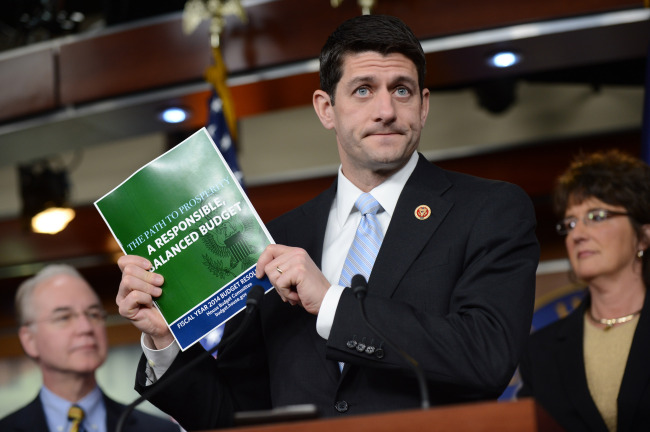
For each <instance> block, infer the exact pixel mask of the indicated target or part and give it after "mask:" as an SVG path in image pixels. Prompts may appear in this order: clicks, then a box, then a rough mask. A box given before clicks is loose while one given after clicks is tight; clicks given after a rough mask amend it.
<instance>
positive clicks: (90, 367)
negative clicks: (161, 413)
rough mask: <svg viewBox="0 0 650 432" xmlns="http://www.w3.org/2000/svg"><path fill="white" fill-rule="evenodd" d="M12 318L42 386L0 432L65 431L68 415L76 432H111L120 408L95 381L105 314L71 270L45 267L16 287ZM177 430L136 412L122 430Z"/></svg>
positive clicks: (103, 347)
mask: <svg viewBox="0 0 650 432" xmlns="http://www.w3.org/2000/svg"><path fill="white" fill-rule="evenodd" d="M16 313H17V315H18V323H19V325H20V328H19V337H20V342H21V344H22V346H23V349H24V350H25V352H26V353H27V355H28V356H29V357H31V358H32V359H33V360H34V361H35V362H36V363H37V364H38V366H39V368H40V370H41V373H42V375H43V387H42V389H41V391H40V392H39V394H38V396H37V397H36V398H35V399H34V400H33V401H32V402H30V403H29V404H27V405H26V406H24V407H22V408H21V409H19V410H17V411H15V412H14V413H11V414H9V415H8V416H6V417H5V418H3V419H2V420H0V430H1V431H3V432H18V431H48V430H50V431H68V430H71V427H72V426H73V424H74V423H75V420H74V419H73V418H72V417H74V415H72V414H70V413H72V412H75V413H80V414H81V415H80V417H79V420H78V423H79V424H78V425H77V429H76V430H85V431H97V432H112V431H113V430H115V427H116V425H117V421H118V419H119V417H120V415H121V414H122V412H123V411H124V409H125V408H126V406H124V405H121V404H119V403H118V402H116V401H114V400H112V399H110V398H109V397H108V396H106V395H105V394H104V393H103V392H102V391H101V389H100V388H99V387H98V386H97V382H96V380H95V370H97V368H98V367H99V366H101V365H102V363H104V360H106V355H107V350H108V341H107V338H106V327H105V322H104V318H105V312H104V310H103V308H102V305H101V303H100V301H99V298H98V297H97V294H96V293H95V292H94V291H93V289H92V288H91V287H90V285H89V284H88V283H87V282H86V281H85V279H83V277H82V276H81V275H80V274H79V273H78V272H77V271H76V270H75V269H74V268H73V267H70V266H67V265H51V266H47V267H45V268H44V269H43V270H41V271H40V272H39V273H38V274H37V275H36V276H34V277H32V278H30V279H27V280H26V281H25V282H23V283H22V284H21V286H20V287H19V288H18V292H17V293H16ZM73 406H74V407H75V408H74V410H71V407H73ZM179 430H180V428H179V426H178V425H176V424H174V423H173V422H171V421H168V420H164V419H162V418H159V417H155V416H152V415H149V414H145V413H142V412H135V413H133V414H132V415H131V416H130V418H129V419H128V421H127V423H126V424H125V428H124V431H130V432H141V431H151V432H154V431H155V432H160V431H162V432H173V431H176V432H178V431H179Z"/></svg>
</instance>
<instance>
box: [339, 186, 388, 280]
mask: <svg viewBox="0 0 650 432" xmlns="http://www.w3.org/2000/svg"><path fill="white" fill-rule="evenodd" d="M354 206H355V207H356V208H357V209H359V212H361V222H359V226H358V227H357V233H356V234H355V235H354V240H353V241H352V246H350V250H349V251H348V256H347V258H345V263H344V264H343V270H342V271H341V278H340V279H339V284H340V285H341V286H344V287H349V286H350V281H351V280H352V276H354V275H355V274H361V275H363V276H364V277H365V278H366V280H367V279H368V277H369V276H370V272H371V271H372V266H373V264H374V263H375V259H376V258H377V253H379V247H380V246H381V242H382V240H383V239H384V234H383V232H382V231H381V226H380V225H379V220H378V219H377V212H379V211H380V210H381V209H382V208H381V205H380V204H379V203H378V202H377V200H376V199H375V198H374V197H373V196H372V195H370V194H369V193H364V194H361V196H359V198H358V199H357V201H356V202H355V203H354Z"/></svg>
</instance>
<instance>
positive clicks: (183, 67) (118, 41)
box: [59, 19, 212, 105]
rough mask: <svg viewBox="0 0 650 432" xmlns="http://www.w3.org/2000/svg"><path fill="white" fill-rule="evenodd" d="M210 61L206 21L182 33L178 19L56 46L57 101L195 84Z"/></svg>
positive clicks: (65, 101) (63, 101)
mask: <svg viewBox="0 0 650 432" xmlns="http://www.w3.org/2000/svg"><path fill="white" fill-rule="evenodd" d="M211 61H212V52H211V50H210V43H209V37H208V32H207V22H206V23H204V24H203V25H202V26H200V27H199V28H198V29H197V30H196V31H195V32H194V33H192V34H190V35H186V34H184V33H183V29H182V26H181V22H180V20H179V19H173V20H169V19H167V20H164V21H161V22H156V23H154V24H150V25H147V26H137V27H129V28H127V29H125V30H122V31H115V32H109V33H107V34H102V35H99V36H97V37H88V38H81V39H79V40H75V41H73V42H70V43H64V44H62V45H61V52H60V61H59V64H60V78H61V103H62V104H63V105H66V104H77V103H82V102H89V101H95V100H100V99H105V98H108V97H114V96H118V95H124V94H128V93H133V92H136V91H142V90H150V89H154V88H158V87H164V86H169V85H173V84H181V83H184V82H188V81H195V80H200V79H202V77H203V73H204V71H205V69H206V68H207V67H208V66H209V65H210V63H211Z"/></svg>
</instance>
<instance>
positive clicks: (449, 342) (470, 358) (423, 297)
mask: <svg viewBox="0 0 650 432" xmlns="http://www.w3.org/2000/svg"><path fill="white" fill-rule="evenodd" d="M461 181H465V182H466V183H467V184H466V185H465V187H464V188H461V189H463V190H462V193H456V192H455V191H454V188H450V189H449V191H447V192H445V194H443V197H442V200H443V201H444V202H446V203H448V204H449V208H450V210H449V211H448V213H447V214H446V215H445V216H444V219H443V220H442V222H441V223H440V225H439V226H437V228H436V229H435V231H434V232H433V234H432V235H431V237H430V239H429V240H428V242H427V244H426V246H425V247H424V248H423V249H422V250H421V251H420V252H419V253H418V255H417V257H416V258H415V260H414V261H413V262H412V263H411V264H410V266H409V267H408V268H409V270H408V271H407V272H406V273H405V275H404V276H403V277H401V279H400V280H399V282H398V284H397V286H396V287H389V289H386V287H384V286H382V283H384V280H385V279H386V278H385V277H384V278H378V277H376V278H374V279H373V276H374V273H375V269H374V268H373V275H371V278H370V281H369V292H368V296H367V297H366V300H365V306H366V311H367V316H368V318H369V320H370V321H371V323H372V324H373V325H374V326H375V327H378V328H379V329H380V330H381V331H382V332H383V333H384V334H385V335H386V336H387V337H388V338H389V339H390V340H392V341H394V342H398V344H399V345H400V346H401V348H402V349H403V350H404V351H405V352H407V353H408V354H410V355H411V356H412V357H414V358H415V359H416V360H417V361H418V362H419V363H420V364H421V366H422V368H423V369H424V372H425V375H426V376H427V379H428V380H429V383H430V384H432V385H435V383H442V384H445V385H451V386H458V387H459V388H463V389H464V390H463V391H464V392H466V393H467V394H471V395H472V396H471V397H476V398H481V397H496V396H498V395H499V394H500V393H501V392H502V391H503V389H504V388H505V387H506V386H507V384H508V381H509V380H510V378H511V377H512V374H513V373H514V371H515V368H516V366H517V363H518V361H519V357H520V355H521V353H522V350H523V347H524V346H525V342H526V339H527V337H528V334H529V330H530V324H531V319H532V312H533V303H534V290H535V271H536V268H537V264H538V260H539V246H538V243H537V239H536V237H535V214H534V209H533V207H532V204H531V202H530V199H529V198H528V196H527V195H526V194H525V193H524V192H523V191H522V190H521V189H520V188H519V187H516V186H514V185H511V184H507V183H500V182H486V181H483V182H481V181H476V182H475V183H474V184H473V183H472V182H471V181H466V180H461ZM473 188H474V189H475V190H473ZM457 189H458V188H457ZM416 196H417V194H416ZM417 199H418V198H415V199H414V200H413V201H412V203H409V204H407V205H412V208H416V206H417V204H418V201H417ZM443 201H441V202H443ZM398 205H400V203H398ZM432 208H433V207H432ZM410 211H411V212H412V210H410ZM411 216H412V213H411ZM395 218H396V216H393V220H392V221H391V226H390V227H389V233H390V230H391V229H395V230H398V231H399V230H401V229H402V225H407V224H414V225H415V224H417V223H418V222H417V221H415V219H413V218H411V219H412V220H411V219H409V218H407V217H404V218H401V219H398V220H395ZM415 226H416V227H417V225H415ZM387 235H388V234H387ZM385 241H386V240H385ZM383 247H384V245H382V249H383ZM409 247H410V245H409V244H401V245H398V244H397V243H395V244H394V245H391V246H390V248H391V249H393V250H388V251H386V253H387V254H391V259H392V260H393V261H392V262H397V261H398V260H399V257H400V255H401V254H402V253H403V252H404V251H407V250H408V248H409ZM381 253H382V252H380V254H381ZM378 260H379V257H378ZM378 262H379V261H378ZM390 262H391V260H384V261H383V263H390ZM375 265H377V262H376V263H375ZM388 267H390V265H388ZM377 271H378V272H390V268H388V269H378V270H377ZM384 274H386V275H388V274H389V273H384ZM350 291H351V290H346V291H345V292H344V293H343V295H342V296H341V299H340V302H339V306H338V309H337V312H336V316H335V319H334V324H333V327H332V331H331V333H330V338H329V340H328V343H327V345H328V357H329V358H331V359H333V360H339V361H345V362H350V363H352V364H357V365H361V366H363V367H375V368H377V367H379V368H381V367H386V368H394V367H400V368H405V367H406V366H405V362H404V361H403V359H402V358H401V357H400V356H399V355H398V354H397V353H396V352H393V351H391V350H390V348H388V347H387V346H386V345H383V350H384V353H385V355H384V356H383V357H382V358H379V357H378V356H376V355H369V354H367V353H365V352H359V351H357V350H356V349H350V348H349V347H348V344H347V342H348V341H350V340H356V341H357V342H359V341H361V340H362V339H363V340H365V342H366V343H368V342H369V341H371V340H372V341H374V345H375V346H378V345H379V344H381V338H380V337H379V336H378V335H376V334H373V333H372V332H371V331H370V330H369V328H368V327H367V326H366V325H365V323H364V322H363V320H362V318H361V314H360V312H359V304H358V300H357V299H356V298H355V297H354V296H353V295H352V293H351V292H350ZM377 292H381V293H386V292H390V296H386V295H383V294H380V295H377V294H376V293H377Z"/></svg>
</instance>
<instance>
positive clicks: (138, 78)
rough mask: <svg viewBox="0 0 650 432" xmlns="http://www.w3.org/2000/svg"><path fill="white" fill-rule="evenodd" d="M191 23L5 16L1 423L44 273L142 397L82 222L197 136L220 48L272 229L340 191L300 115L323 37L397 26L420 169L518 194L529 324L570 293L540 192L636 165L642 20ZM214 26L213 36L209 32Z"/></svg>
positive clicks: (640, 11) (522, 11)
mask: <svg viewBox="0 0 650 432" xmlns="http://www.w3.org/2000/svg"><path fill="white" fill-rule="evenodd" d="M189 3H192V5H193V6H195V8H194V9H193V10H194V12H193V13H189V12H188V8H187V7H186V6H187V4H189ZM200 3H204V2H201V1H200V0H196V1H192V2H189V1H188V2H185V1H181V0H176V1H154V0H141V1H137V2H134V1H127V0H122V1H111V0H57V1H55V0H4V1H3V6H2V8H0V89H1V91H0V417H1V416H4V415H5V414H7V413H8V412H10V411H13V409H15V408H17V407H18V406H21V405H23V404H24V403H26V402H27V401H29V400H31V399H32V398H33V397H34V396H35V394H36V392H37V391H38V388H39V386H40V377H39V376H38V372H37V371H36V369H35V367H34V366H33V365H32V364H31V362H30V361H29V360H26V359H25V358H24V356H23V353H22V349H21V348H20V344H19V342H18V339H17V337H16V327H15V322H14V316H13V296H14V294H15V290H16V288H17V286H18V284H19V283H20V282H21V281H22V280H24V279H25V278H26V277H28V276H30V275H32V274H34V273H35V272H36V271H38V270H39V269H40V268H41V267H42V266H43V265H45V264H48V263H53V262H66V263H69V264H72V265H74V266H76V267H77V268H79V270H80V271H81V272H82V274H84V276H86V277H87V279H88V280H89V281H90V283H91V284H92V285H93V286H94V287H95V288H96V289H97V290H98V291H99V293H100V295H101V297H102V300H103V302H104V304H105V307H106V309H107V310H108V311H109V314H110V316H109V321H108V325H109V339H110V343H111V355H110V356H109V361H108V362H107V364H106V365H105V366H104V367H103V368H102V370H101V373H100V381H101V382H100V383H101V384H102V386H103V387H104V388H105V390H106V391H107V393H108V394H109V395H111V396H113V397H115V398H116V399H119V400H121V401H122V402H128V401H130V400H132V399H134V398H135V397H136V394H135V393H134V392H133V391H132V390H131V388H132V384H133V377H134V371H135V366H136V362H137V358H138V356H139V345H138V344H139V335H138V334H137V332H135V331H134V329H133V328H132V327H131V326H130V325H129V324H128V323H126V322H124V321H123V320H122V319H121V318H120V317H119V315H117V310H116V306H115V301H114V299H115V295H116V293H117V286H118V284H119V279H120V274H119V270H118V268H117V265H116V264H115V261H116V259H117V257H118V256H120V255H121V254H122V251H121V250H120V248H119V246H118V245H117V244H116V243H115V241H114V240H113V238H112V236H111V233H110V231H109V230H108V229H107V227H106V225H105V224H104V222H103V221H102V219H101V217H100V216H99V214H98V213H97V211H96V210H95V208H94V206H93V202H94V201H95V200H97V199H98V198H100V197H102V196H103V195H104V194H106V193H108V192H109V191H110V190H111V189H113V188H114V187H115V186H117V185H118V184H120V183H121V182H122V181H123V180H125V179H126V178H127V177H128V176H129V175H131V174H132V173H133V172H134V171H135V170H137V169H138V168H140V167H141V166H142V165H144V164H146V163H147V162H149V161H151V160H152V159H154V158H155V157H157V156H159V155H160V154H162V153H163V152H165V151H166V150H168V149H170V148H172V147H173V146H174V145H175V144H177V143H178V142H180V141H182V140H183V139H184V138H186V137H187V136H189V135H190V134H192V133H194V132H195V131H196V130H198V129H199V128H201V127H203V126H208V125H209V118H208V116H209V101H210V97H211V92H212V89H213V87H214V85H215V82H214V80H208V79H207V78H206V70H207V68H208V67H209V66H210V65H211V64H212V63H213V61H214V52H213V47H212V46H211V36H212V40H213V41H214V36H215V34H216V35H218V42H219V45H218V47H219V49H220V53H221V54H222V56H223V64H224V65H225V66H226V68H227V70H228V74H227V78H224V79H225V80H226V81H225V84H226V85H227V87H228V88H229V91H230V94H229V95H228V94H221V95H220V96H221V98H222V100H223V101H230V102H232V104H233V106H234V114H235V118H236V125H237V127H236V130H237V139H236V141H234V142H233V147H232V148H231V149H230V150H231V152H234V156H235V163H236V164H238V166H239V168H240V169H241V172H242V174H243V183H244V185H245V188H246V191H247V193H248V194H249V197H250V199H251V201H252V203H253V205H254V206H255V207H256V209H257V210H258V213H259V214H260V216H261V217H262V219H263V220H264V221H268V220H270V219H272V218H273V217H275V216H278V215H280V214H282V213H284V212H285V211H287V210H289V209H291V208H293V207H295V206H297V205H299V204H301V203H302V202H304V201H306V200H308V199H310V198H311V197H313V196H315V195H317V194H318V193H319V192H321V191H322V190H323V189H325V188H326V187H328V186H329V184H330V183H331V182H332V180H333V179H334V176H335V173H336V170H337V168H338V155H337V153H336V145H335V141H334V137H333V135H332V133H331V132H329V131H326V130H324V129H323V128H322V126H321V125H320V122H319V121H318V119H317V117H316V115H315V114H314V113H313V108H312V106H311V95H312V92H313V90H314V89H316V88H317V87H318V62H317V60H316V59H317V56H318V53H319V51H320V48H321V46H322V44H323V43H324V41H325V38H326V37H327V35H328V34H329V33H330V32H331V31H332V30H333V29H334V28H335V27H336V26H337V25H338V24H339V23H340V22H342V21H343V20H345V19H347V18H350V17H352V16H355V15H359V14H361V13H363V12H364V10H363V8H362V6H363V5H366V7H369V8H370V12H371V13H382V14H390V15H395V16H398V17H400V18H402V19H403V20H404V21H405V22H406V23H407V24H408V25H409V26H410V27H411V28H412V29H413V30H414V32H415V33H416V35H417V36H418V37H419V38H420V39H421V41H422V44H423V47H424V49H425V52H426V54H427V64H428V78H427V83H426V85H427V86H428V87H429V89H430V90H431V92H432V94H431V109H430V114H429V119H428V122H427V126H426V128H425V132H424V134H423V136H422V140H421V143H420V151H421V152H422V153H423V154H424V155H425V156H426V157H427V158H428V159H429V160H431V161H433V162H435V163H436V164H438V165H440V166H442V167H444V168H448V169H452V170H456V171H462V172H467V173H470V174H474V175H478V176H482V177H488V178H494V179H501V180H506V181H509V182H512V183H516V184H518V185H520V186H521V187H523V188H524V190H525V191H526V192H527V193H528V194H529V195H530V197H531V198H532V200H533V203H534V204H535V208H536V211H537V217H538V225H539V226H538V230H537V234H538V238H539V241H540V244H541V246H542V259H541V262H540V266H539V270H538V284H537V296H538V301H539V306H540V307H541V306H542V305H544V304H547V303H548V302H549V301H551V300H554V299H558V298H564V297H563V296H564V295H565V294H567V293H570V292H572V290H573V285H572V284H571V281H570V279H569V278H568V264H567V261H566V260H565V255H564V246H563V243H562V239H561V238H558V237H557V236H556V235H555V232H554V224H555V216H554V215H553V213H552V211H551V207H550V192H551V190H552V187H553V181H554V178H555V177H556V176H557V175H558V174H559V173H560V172H561V171H563V170H564V168H565V167H566V166H567V165H568V164H569V162H570V161H571V159H572V157H573V156H574V155H576V154H578V153H579V152H581V151H593V150H599V149H605V148H619V149H622V150H625V151H627V152H629V153H632V154H634V155H637V156H643V155H645V153H644V147H643V145H642V131H643V114H644V112H643V105H644V88H645V82H646V58H647V53H648V46H649V43H650V9H648V8H647V6H648V5H647V4H644V2H643V1H625V0H590V1H587V0H574V1H572V2H565V1H564V0H547V1H545V2H521V1H516V0H494V1H491V2H481V1H478V0H460V1H455V2H448V1H442V0H375V1H369V2H363V1H359V2H357V1H356V0H343V1H338V2H337V1H328V0H310V1H304V0H249V1H246V0H241V1H237V0H228V1H222V2H218V1H216V2H214V3H215V4H219V5H220V6H221V7H222V8H221V9H220V13H221V14H222V15H221V16H222V17H223V18H222V19H221V20H216V21H215V20H211V17H210V16H202V15H201V14H199V13H197V10H198V9H196V6H197V5H198V4H200ZM337 3H340V4H338V5H337V6H335V4H337ZM368 5H370V6H368ZM237 12H238V13H237ZM215 22H218V23H219V24H220V27H219V31H217V32H214V31H213V32H211V30H210V25H211V24H214V23H215ZM184 26H185V29H184ZM188 26H189V27H190V28H193V31H190V29H189V28H188ZM497 54H502V56H501V57H496V58H495V56H496V55H497ZM174 107H176V108H181V109H183V110H184V112H185V118H184V119H182V120H180V121H178V122H176V123H168V122H165V121H164V120H163V119H162V114H163V112H164V111H165V110H166V109H168V108H174ZM47 202H56V203H58V204H59V205H61V206H67V207H70V208H72V209H73V210H74V211H75V217H74V219H72V221H71V222H70V223H69V224H68V226H67V227H66V228H65V229H64V230H63V231H61V232H59V233H57V234H40V233H35V232H33V230H32V228H31V227H30V224H29V222H30V219H31V216H32V215H33V214H32V213H34V212H35V211H36V209H37V208H38V207H39V206H43V204H44V203H47ZM565 312H566V308H555V309H554V310H553V314H555V315H556V316H557V315H561V314H562V313H565ZM147 409H151V408H147ZM151 410H152V411H153V409H151Z"/></svg>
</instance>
